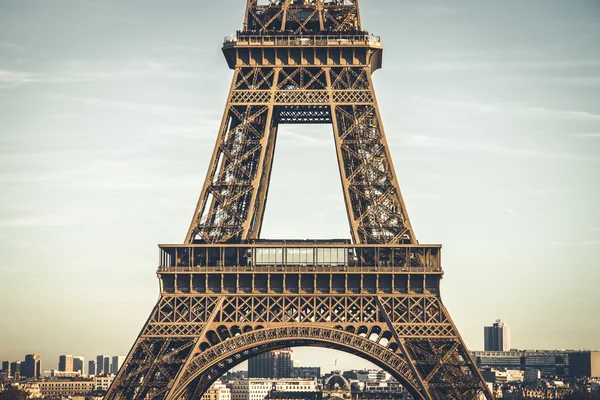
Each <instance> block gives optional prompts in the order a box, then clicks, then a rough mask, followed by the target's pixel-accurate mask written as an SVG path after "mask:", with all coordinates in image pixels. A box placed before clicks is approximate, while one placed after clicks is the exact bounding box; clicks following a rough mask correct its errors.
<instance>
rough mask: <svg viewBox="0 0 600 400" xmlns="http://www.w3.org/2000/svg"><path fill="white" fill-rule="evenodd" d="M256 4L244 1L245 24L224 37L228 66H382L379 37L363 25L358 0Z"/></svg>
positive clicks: (253, 0) (275, 0) (279, 0)
mask: <svg viewBox="0 0 600 400" xmlns="http://www.w3.org/2000/svg"><path fill="white" fill-rule="evenodd" d="M261 3H262V2H258V1H257V0H248V4H247V6H246V16H245V19H244V28H243V29H242V30H239V31H238V32H237V33H236V34H235V35H234V36H228V37H226V38H225V40H224V43H223V53H224V54H225V58H226V59H227V63H228V65H229V67H230V68H232V69H234V68H236V67H247V66H277V65H281V66H285V65H288V64H292V65H314V66H335V65H340V64H343V65H348V66H367V65H368V66H371V68H372V71H375V70H377V69H379V68H380V67H381V59H382V51H383V47H382V44H381V39H380V38H379V37H378V36H374V35H371V34H369V33H368V32H367V31H365V30H363V29H362V25H361V22H360V12H359V7H358V0H270V1H269V2H268V3H267V2H265V4H261ZM288 49H290V53H289V54H288V53H287V51H288ZM330 49H335V50H336V52H334V53H331V52H330V51H329V50H330ZM337 49H340V50H339V51H338V50H337ZM342 53H343V54H342ZM340 54H341V56H340ZM336 58H340V61H337V62H336Z"/></svg>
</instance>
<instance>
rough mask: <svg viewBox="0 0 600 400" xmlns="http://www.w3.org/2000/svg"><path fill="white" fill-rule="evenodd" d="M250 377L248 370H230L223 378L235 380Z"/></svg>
mask: <svg viewBox="0 0 600 400" xmlns="http://www.w3.org/2000/svg"><path fill="white" fill-rule="evenodd" d="M246 378H248V371H228V372H227V373H226V374H225V375H223V377H222V378H221V379H223V380H224V381H234V380H238V379H246Z"/></svg>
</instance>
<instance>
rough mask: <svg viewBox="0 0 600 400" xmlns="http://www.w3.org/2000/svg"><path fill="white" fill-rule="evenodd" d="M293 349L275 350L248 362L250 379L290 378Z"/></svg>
mask: <svg viewBox="0 0 600 400" xmlns="http://www.w3.org/2000/svg"><path fill="white" fill-rule="evenodd" d="M293 365H294V364H293V360H292V349H290V348H284V349H281V350H273V351H269V352H266V353H263V354H259V355H258V356H256V357H253V358H251V359H250V360H249V361H248V377H249V378H289V377H291V376H292V368H293Z"/></svg>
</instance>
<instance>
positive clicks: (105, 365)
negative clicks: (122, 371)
mask: <svg viewBox="0 0 600 400" xmlns="http://www.w3.org/2000/svg"><path fill="white" fill-rule="evenodd" d="M102 364H103V365H102V373H103V374H104V375H110V372H111V371H110V357H109V356H105V357H104V360H103V363H102Z"/></svg>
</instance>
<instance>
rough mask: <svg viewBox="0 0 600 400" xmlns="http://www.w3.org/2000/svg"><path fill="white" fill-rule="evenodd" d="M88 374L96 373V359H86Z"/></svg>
mask: <svg viewBox="0 0 600 400" xmlns="http://www.w3.org/2000/svg"><path fill="white" fill-rule="evenodd" d="M88 375H96V361H94V360H90V361H88Z"/></svg>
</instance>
